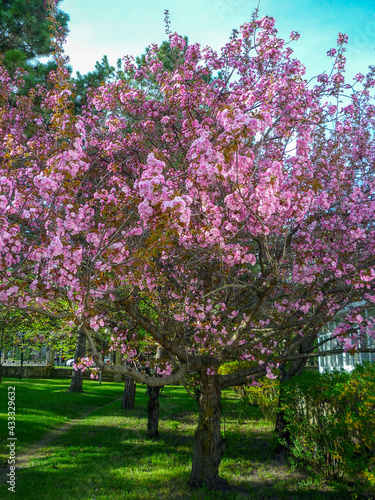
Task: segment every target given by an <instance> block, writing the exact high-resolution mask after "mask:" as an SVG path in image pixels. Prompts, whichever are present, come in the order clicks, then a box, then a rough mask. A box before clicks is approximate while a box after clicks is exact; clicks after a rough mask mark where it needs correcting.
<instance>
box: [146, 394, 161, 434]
mask: <svg viewBox="0 0 375 500" xmlns="http://www.w3.org/2000/svg"><path fill="white" fill-rule="evenodd" d="M160 389H161V387H148V388H147V392H148V404H147V408H148V420H147V436H148V437H150V438H152V439H157V438H158V437H159V430H158V426H159V392H160Z"/></svg>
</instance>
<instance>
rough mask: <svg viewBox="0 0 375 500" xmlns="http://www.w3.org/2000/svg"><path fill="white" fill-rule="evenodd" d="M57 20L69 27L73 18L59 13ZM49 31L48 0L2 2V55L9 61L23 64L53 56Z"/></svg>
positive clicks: (2, 0)
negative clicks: (70, 19)
mask: <svg viewBox="0 0 375 500" xmlns="http://www.w3.org/2000/svg"><path fill="white" fill-rule="evenodd" d="M60 1H61V0H59V2H58V3H60ZM56 20H57V22H58V24H59V25H60V26H62V27H63V28H66V26H67V23H68V20H69V16H68V15H67V14H66V13H65V12H62V11H61V10H58V11H57V15H56ZM49 28H50V21H49V19H48V6H47V5H46V2H45V0H0V53H1V54H3V55H4V56H5V58H7V57H8V58H9V59H10V60H12V59H13V60H14V58H15V57H16V58H18V60H19V61H20V60H21V59H23V58H24V60H30V59H34V58H36V57H41V56H48V55H50V54H51V53H52V50H53V49H52V48H51V45H50V29H49ZM8 53H9V54H8Z"/></svg>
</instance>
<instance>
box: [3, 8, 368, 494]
mask: <svg viewBox="0 0 375 500" xmlns="http://www.w3.org/2000/svg"><path fill="white" fill-rule="evenodd" d="M61 33H62V32H61V30H59V29H55V37H56V38H55V47H54V49H55V57H56V71H54V72H51V73H50V75H49V82H48V85H47V87H39V88H38V89H37V90H34V91H31V92H29V93H28V94H27V95H23V94H24V93H23V92H22V88H23V82H22V79H20V78H18V79H16V80H14V79H13V78H11V76H10V75H9V73H8V72H7V70H6V68H5V67H1V68H0V79H1V82H2V87H1V95H0V100H1V110H2V113H1V118H0V119H1V127H0V135H1V144H2V145H1V146H0V148H1V149H0V161H1V172H0V224H1V237H0V275H1V279H0V301H1V303H2V304H3V307H6V308H18V309H22V310H23V311H28V312H32V313H38V314H42V315H45V316H46V317H53V318H57V319H59V320H63V321H66V322H67V323H68V324H70V325H71V327H72V328H73V327H75V328H79V329H80V331H81V332H82V333H83V334H84V335H85V337H86V339H87V342H88V344H89V345H90V348H91V350H92V352H93V359H92V360H91V359H86V360H82V364H86V366H89V367H90V366H92V361H95V363H97V364H98V365H99V367H101V369H102V370H103V371H107V372H112V373H114V372H115V373H121V374H124V375H128V376H131V377H132V378H134V379H135V380H137V381H139V382H141V383H146V384H147V385H148V386H149V387H160V386H163V385H166V384H171V383H177V382H179V381H181V380H183V379H184V377H185V376H186V375H187V374H190V373H194V375H195V380H196V384H197V386H196V394H197V399H198V403H199V422H198V425H197V429H196V432H195V437H194V452H193V463H192V473H191V477H190V484H191V485H192V486H200V485H202V484H207V485H208V486H209V487H210V488H222V487H226V483H225V481H224V480H223V479H222V478H220V476H219V472H218V470H219V465H220V461H221V457H222V455H223V453H224V450H225V440H224V439H223V438H222V436H221V432H220V416H221V403H220V399H221V391H222V389H224V388H227V387H231V386H233V385H241V384H248V383H250V384H251V383H255V382H256V380H257V378H259V377H261V376H265V375H266V376H268V377H269V378H273V377H275V376H276V374H277V372H278V370H279V369H280V368H281V372H282V373H283V374H284V378H285V377H288V376H290V375H293V374H294V373H297V372H298V371H299V370H300V369H301V367H302V366H303V365H304V363H305V362H306V360H307V359H309V358H311V357H316V356H317V355H318V353H317V347H318V346H319V342H318V332H319V330H320V329H321V328H322V327H323V326H324V325H326V324H327V323H328V322H329V321H331V320H332V318H334V317H335V315H336V313H337V312H338V311H343V310H345V314H343V315H342V316H341V320H340V324H339V325H338V327H337V328H336V330H335V331H334V332H333V335H334V336H336V337H337V339H338V341H339V342H340V343H341V344H342V350H343V351H345V350H349V351H351V352H354V351H356V350H359V349H361V335H362V334H364V333H366V332H367V333H368V332H370V333H371V334H372V335H374V327H373V325H374V319H373V317H372V316H371V314H369V315H368V317H366V318H365V317H364V315H363V314H362V313H363V311H364V310H365V309H370V308H371V307H373V304H374V302H375V294H374V287H373V281H374V279H375V258H374V255H375V248H374V246H375V238H374V236H375V228H374V209H375V200H374V187H375V185H374V141H373V133H374V116H375V108H374V105H373V102H372V95H371V92H372V90H373V88H374V86H375V76H374V69H371V70H370V72H369V73H368V75H367V76H366V77H365V76H363V75H356V77H355V82H354V83H353V84H348V83H346V81H345V44H346V37H345V36H344V35H341V34H340V35H339V38H338V43H337V49H332V50H331V51H330V52H329V54H330V56H331V57H333V71H332V74H331V75H325V74H324V75H319V76H318V77H317V79H316V80H315V81H313V82H310V83H308V82H307V81H306V80H305V79H304V72H305V70H304V67H303V65H302V64H301V63H300V62H299V61H298V60H296V59H294V58H293V52H292V50H291V49H290V48H289V46H288V43H286V42H285V41H284V40H282V39H280V38H279V37H278V34H277V30H276V28H275V23H274V20H273V19H272V18H268V17H265V18H263V19H258V18H257V17H256V16H254V17H253V19H252V21H251V22H249V23H246V24H244V25H243V26H242V27H241V28H240V29H239V31H235V32H234V33H233V35H232V37H231V39H230V40H229V42H228V43H227V44H226V45H225V46H224V47H223V49H222V50H221V52H220V53H216V52H215V51H214V50H212V49H209V48H205V49H201V47H200V46H199V45H198V44H192V45H188V44H187V42H186V39H184V38H183V37H181V36H179V35H177V34H171V35H170V38H169V46H168V47H169V52H168V57H169V58H170V61H172V63H173V64H171V65H170V64H168V65H167V64H164V63H163V61H162V60H161V57H160V50H159V47H157V46H156V45H153V46H151V47H150V48H149V49H148V51H147V54H146V56H145V58H144V62H145V64H140V63H138V64H137V63H136V62H135V61H133V60H132V59H131V58H128V59H125V62H124V67H123V69H122V71H123V78H121V79H117V80H115V81H113V82H112V83H107V84H106V85H103V86H102V87H100V88H99V89H98V90H97V92H96V93H95V94H93V95H89V96H88V97H87V98H86V102H85V103H83V105H82V106H81V107H80V112H79V113H77V112H76V108H75V102H74V88H73V87H72V82H71V79H70V76H69V71H68V70H67V67H66V63H65V59H64V54H63V52H62V48H61V44H60V42H61V40H62V38H63V36H62V34H61ZM297 38H298V35H297V34H296V33H292V35H291V40H295V39H297ZM108 326H110V327H111V330H112V346H113V348H114V349H118V350H120V351H121V353H122V356H123V359H124V361H125V363H124V365H122V366H118V365H105V364H104V363H103V360H102V358H101V356H100V355H99V353H98V351H97V348H96V343H95V335H96V332H98V331H100V329H101V328H105V327H108ZM320 347H321V348H322V349H323V351H324V346H320ZM158 348H160V349H159V355H158V357H157V359H155V353H156V352H157V349H158ZM323 354H324V352H323ZM320 355H322V352H320ZM233 360H239V361H240V363H239V366H238V369H237V370H235V371H234V372H233V373H229V374H222V375H220V374H219V373H218V370H219V368H220V367H221V366H222V365H224V364H225V363H227V362H231V361H233Z"/></svg>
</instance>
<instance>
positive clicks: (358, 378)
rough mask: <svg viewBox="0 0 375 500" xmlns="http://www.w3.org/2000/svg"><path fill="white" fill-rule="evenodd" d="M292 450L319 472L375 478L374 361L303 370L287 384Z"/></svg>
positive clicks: (284, 404)
mask: <svg viewBox="0 0 375 500" xmlns="http://www.w3.org/2000/svg"><path fill="white" fill-rule="evenodd" d="M284 389H285V390H284V391H283V401H282V406H281V408H282V410H283V411H284V414H285V420H286V422H287V428H288V430H289V432H290V435H291V443H292V444H291V447H290V452H291V455H292V456H293V457H294V458H295V459H296V461H297V462H301V463H302V464H303V465H307V466H308V467H309V468H311V469H313V470H315V471H316V472H318V473H319V474H320V475H322V476H324V477H327V478H337V477H339V476H342V475H343V474H344V473H348V474H350V475H361V476H362V477H363V478H365V479H366V480H367V481H368V482H369V483H370V484H371V483H372V482H375V481H374V466H375V463H374V459H373V457H374V453H375V365H374V364H367V365H361V366H357V367H356V369H355V370H354V371H353V372H352V373H351V374H348V373H345V372H338V371H336V372H331V373H325V374H320V373H318V372H303V373H302V374H301V375H300V376H298V377H295V378H293V379H290V380H289V381H288V382H286V383H285V388H284Z"/></svg>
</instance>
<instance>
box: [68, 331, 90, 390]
mask: <svg viewBox="0 0 375 500" xmlns="http://www.w3.org/2000/svg"><path fill="white" fill-rule="evenodd" d="M85 352H86V336H85V334H84V333H83V332H82V331H81V330H80V331H79V332H78V335H77V346H76V351H75V353H74V362H75V363H77V362H78V359H79V358H83V357H84V355H85ZM82 380H83V373H82V371H81V370H73V373H72V378H71V381H70V387H69V391H70V392H82V391H83V389H82Z"/></svg>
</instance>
